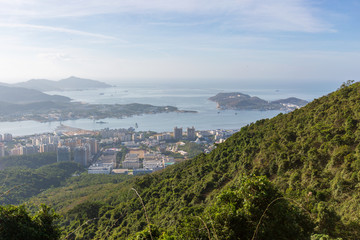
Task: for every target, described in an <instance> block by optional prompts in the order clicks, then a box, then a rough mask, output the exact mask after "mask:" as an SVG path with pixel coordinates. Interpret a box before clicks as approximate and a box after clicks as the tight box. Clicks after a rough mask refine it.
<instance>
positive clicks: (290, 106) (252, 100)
mask: <svg viewBox="0 0 360 240" xmlns="http://www.w3.org/2000/svg"><path fill="white" fill-rule="evenodd" d="M209 100H211V101H214V102H216V103H217V108H218V109H232V110H260V111H266V110H281V111H293V110H295V109H297V108H300V107H302V106H305V105H306V104H307V103H308V102H307V101H305V100H302V99H299V98H295V97H290V98H286V99H280V100H276V101H271V102H269V101H266V100H264V99H261V98H259V97H255V96H250V95H247V94H243V93H240V92H231V93H218V94H216V95H215V96H213V97H210V98H209Z"/></svg>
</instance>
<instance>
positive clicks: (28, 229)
mask: <svg viewBox="0 0 360 240" xmlns="http://www.w3.org/2000/svg"><path fill="white" fill-rule="evenodd" d="M58 217H59V216H58V215H57V214H56V213H55V212H54V210H52V209H50V208H49V207H48V206H46V205H41V206H39V210H38V211H37V212H36V213H35V215H33V216H31V215H30V213H29V212H28V210H27V209H26V208H25V206H24V205H20V206H14V205H7V206H0V240H18V239H23V240H27V239H28V240H56V239H59V237H60V230H59V227H58V226H57V225H56V224H55V223H54V221H55V220H56V219H57V218H58Z"/></svg>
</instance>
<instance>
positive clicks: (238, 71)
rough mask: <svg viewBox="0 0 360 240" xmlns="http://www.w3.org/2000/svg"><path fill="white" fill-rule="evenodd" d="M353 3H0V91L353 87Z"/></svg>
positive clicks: (357, 58)
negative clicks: (146, 85) (1, 85)
mask: <svg viewBox="0 0 360 240" xmlns="http://www.w3.org/2000/svg"><path fill="white" fill-rule="evenodd" d="M359 12H360V1H358V0H345V1H335V0H312V1H310V0H288V1H282V0H262V1H261V0H223V1H218V0H182V1H175V0H121V1H116V0H86V1H85V0H78V1H71V0H63V1H55V0H46V1H45V0H42V1H41V0H17V1H14V0H2V1H0V67H1V74H0V82H6V83H14V82H21V81H26V80H29V79H39V78H46V79H51V80H59V79H64V78H67V77H69V76H78V77H82V78H89V79H95V80H100V81H107V82H117V83H121V81H129V80H131V79H134V81H135V82H136V81H140V80H138V79H141V81H146V79H149V80H148V81H161V82H167V81H169V82H171V81H176V79H184V80H185V81H186V80H189V81H190V80H194V81H196V80H198V81H199V82H202V81H203V82H205V81H206V80H211V81H216V80H217V79H218V80H220V79H226V80H229V81H231V80H232V81H235V80H236V81H238V82H242V81H243V82H246V81H249V80H250V81H255V82H258V83H266V84H269V82H272V81H274V79H275V80H276V82H277V83H281V82H283V83H284V84H289V83H292V82H294V83H301V82H303V83H314V82H319V83H326V82H328V83H332V84H334V83H339V82H344V81H346V80H348V79H353V80H355V81H359V80H360V78H359V76H360V67H359V66H358V63H359V62H360V42H359V41H360V40H359V39H360V38H359V37H360V31H359V29H358V24H359V22H360V14H359Z"/></svg>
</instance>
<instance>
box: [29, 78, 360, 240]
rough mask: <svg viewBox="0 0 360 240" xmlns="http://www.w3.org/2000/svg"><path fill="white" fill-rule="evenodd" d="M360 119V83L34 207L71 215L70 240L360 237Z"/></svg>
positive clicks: (66, 228) (66, 231)
mask: <svg viewBox="0 0 360 240" xmlns="http://www.w3.org/2000/svg"><path fill="white" fill-rule="evenodd" d="M359 120H360V83H355V84H352V85H350V84H349V83H348V84H344V85H343V86H341V88H340V89H339V90H338V91H336V92H334V93H331V94H329V95H327V96H324V97H322V98H320V99H316V100H314V101H313V102H311V103H309V104H308V105H306V106H305V107H303V108H301V109H299V110H295V111H293V112H291V113H289V114H279V115H278V116H277V117H275V118H272V119H270V120H269V119H267V120H261V121H258V122H256V123H253V124H250V125H248V126H246V127H243V128H242V129H241V131H240V132H238V133H237V134H235V135H233V136H232V137H231V138H229V139H228V140H227V141H226V142H225V143H223V144H219V145H218V146H217V148H216V149H215V150H214V151H212V152H211V153H209V154H207V155H205V154H201V155H199V156H197V157H195V158H193V159H191V160H188V161H186V162H182V163H179V164H177V165H174V166H171V167H169V168H167V169H165V170H164V171H161V172H156V173H153V174H150V175H145V176H142V177H135V178H132V179H129V180H126V181H125V182H121V183H118V182H116V181H114V182H111V181H106V182H101V181H100V182H97V183H94V184H92V183H91V181H87V183H86V184H84V183H81V182H79V183H76V182H71V183H69V185H67V186H66V187H62V188H59V189H51V190H48V191H46V192H44V193H42V194H41V195H39V196H38V198H35V199H33V202H34V203H39V202H44V203H46V204H49V205H50V206H51V207H54V208H55V210H56V211H57V212H59V213H60V214H63V215H64V217H63V219H62V222H61V224H62V226H63V236H64V237H66V238H67V239H126V238H134V239H310V235H311V234H312V235H313V236H312V239H320V235H316V234H326V235H329V236H331V237H333V238H335V237H341V238H342V239H358V238H359V237H358V236H360V225H359V224H360V222H359V216H360V192H359V186H360V184H359V183H360V145H359V142H360V128H359ZM257 176H263V177H257ZM137 193H138V194H139V196H138V195H137ZM142 203H143V204H144V206H143V205H142ZM145 210H146V211H145ZM145 213H146V214H145ZM149 223H151V225H149Z"/></svg>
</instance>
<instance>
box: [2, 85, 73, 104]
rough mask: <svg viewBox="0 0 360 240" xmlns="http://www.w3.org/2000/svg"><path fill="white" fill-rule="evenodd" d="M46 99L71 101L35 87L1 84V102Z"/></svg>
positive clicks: (32, 101)
mask: <svg viewBox="0 0 360 240" xmlns="http://www.w3.org/2000/svg"><path fill="white" fill-rule="evenodd" d="M45 101H53V102H69V101H70V98H68V97H64V96H59V95H49V94H45V93H42V92H40V91H37V90H33V89H27V88H21V87H6V86H0V102H7V103H18V104H19V103H20V104H24V103H26V104H28V103H35V102H45Z"/></svg>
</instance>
